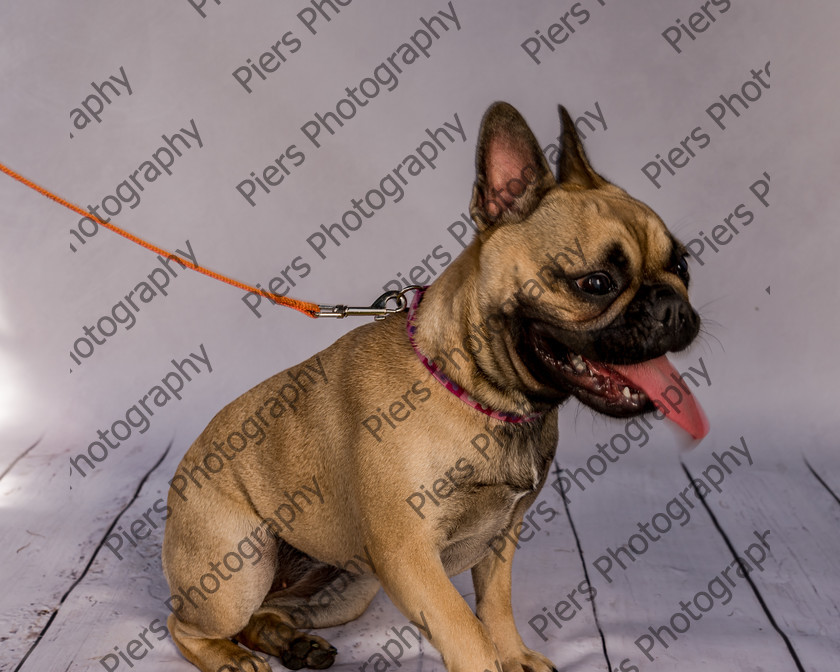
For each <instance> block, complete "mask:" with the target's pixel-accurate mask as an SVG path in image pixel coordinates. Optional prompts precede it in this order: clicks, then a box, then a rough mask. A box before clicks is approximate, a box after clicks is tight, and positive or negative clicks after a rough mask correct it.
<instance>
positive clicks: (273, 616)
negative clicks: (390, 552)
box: [236, 541, 379, 670]
mask: <svg viewBox="0 0 840 672" xmlns="http://www.w3.org/2000/svg"><path fill="white" fill-rule="evenodd" d="M280 545H281V549H280V551H279V556H280V562H279V568H278V575H277V577H276V578H275V583H274V586H273V587H272V588H273V591H272V592H271V593H270V594H269V595H268V596H267V597H266V599H265V601H264V602H263V604H262V606H261V607H260V608H259V609H258V610H257V611H256V612H255V613H254V615H253V616H252V617H251V620H250V621H249V622H248V625H247V626H246V627H245V628H244V629H243V630H242V632H240V633H239V634H238V635H237V637H236V639H237V641H239V642H240V643H242V644H244V645H245V646H247V647H248V648H250V649H254V650H257V651H262V652H264V653H268V654H270V655H272V656H277V657H278V658H280V660H281V662H282V663H283V665H285V666H286V667H288V668H289V669H292V670H298V669H301V668H310V669H318V670H321V669H325V668H327V667H329V666H330V665H332V664H333V662H334V661H335V657H336V654H337V652H336V649H335V648H334V647H333V646H331V645H330V644H329V643H328V642H327V641H326V640H324V639H323V638H321V637H318V636H316V635H312V634H308V633H305V632H302V631H301V630H300V629H301V628H307V629H308V628H326V627H331V626H334V625H341V624H342V623H347V622H348V621H352V620H353V619H355V618H358V617H359V616H361V614H362V613H363V612H364V611H365V609H366V608H367V606H368V604H370V601H371V600H372V599H373V597H374V596H375V595H376V593H377V591H378V590H379V582H378V581H377V580H376V578H375V577H374V576H373V575H372V574H357V573H354V572H348V571H346V570H342V569H339V568H337V567H333V566H331V565H326V564H323V563H319V562H317V561H315V560H313V559H311V558H309V557H308V556H305V555H304V554H303V553H300V552H299V551H296V550H295V549H293V548H291V547H289V546H288V545H284V544H283V542H282V541H281V542H280ZM284 546H285V548H284Z"/></svg>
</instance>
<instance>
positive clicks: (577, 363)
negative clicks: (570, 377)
mask: <svg viewBox="0 0 840 672" xmlns="http://www.w3.org/2000/svg"><path fill="white" fill-rule="evenodd" d="M571 361H572V366H573V367H574V369H575V371H576V372H577V373H583V372H584V371H586V369H587V368H588V367H587V366H586V363H585V362H584V361H583V357H581V356H580V355H573V356H572V358H571Z"/></svg>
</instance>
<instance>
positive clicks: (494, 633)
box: [472, 511, 557, 672]
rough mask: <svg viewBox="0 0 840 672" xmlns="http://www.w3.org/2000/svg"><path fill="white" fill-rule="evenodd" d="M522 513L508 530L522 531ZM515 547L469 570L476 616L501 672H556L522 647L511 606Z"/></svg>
mask: <svg viewBox="0 0 840 672" xmlns="http://www.w3.org/2000/svg"><path fill="white" fill-rule="evenodd" d="M524 513H525V512H524V511H522V512H521V513H520V514H519V515H518V516H516V517H515V518H514V524H512V525H511V529H513V530H516V529H517V528H518V529H521V526H520V525H519V523H521V522H522V516H523V515H524ZM516 536H517V537H518V535H516ZM515 548H516V545H515V544H513V543H511V544H506V545H505V547H504V548H502V549H501V550H499V551H496V550H494V551H493V552H492V553H490V554H488V555H487V556H486V557H485V558H484V559H483V560H481V561H480V562H479V563H478V564H477V565H475V566H474V567H473V568H472V578H473V585H474V586H475V601H476V609H475V611H476V614H477V615H478V618H479V619H480V620H481V622H482V623H484V625H486V626H487V630H488V631H489V632H490V636H491V637H492V639H493V642H494V643H495V645H496V650H497V651H498V652H499V657H500V658H501V659H502V670H504V672H522V671H523V669H524V670H528V671H529V672H557V668H555V667H554V664H553V663H552V662H551V661H550V660H549V659H548V658H546V657H545V656H543V655H542V654H540V653H537V652H536V651H533V650H531V649H529V648H528V647H526V646H525V643H524V642H523V641H522V637H521V636H520V635H519V631H518V630H517V629H516V623H515V622H514V620H513V608H512V607H511V603H510V593H511V566H512V565H513V552H514V549H515Z"/></svg>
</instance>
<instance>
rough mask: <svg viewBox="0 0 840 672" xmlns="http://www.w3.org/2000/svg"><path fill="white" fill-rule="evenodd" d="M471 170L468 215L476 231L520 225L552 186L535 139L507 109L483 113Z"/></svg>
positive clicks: (512, 110)
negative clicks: (470, 196)
mask: <svg viewBox="0 0 840 672" xmlns="http://www.w3.org/2000/svg"><path fill="white" fill-rule="evenodd" d="M475 164H476V178H475V185H474V186H473V196H472V202H471V203H470V214H471V215H472V218H473V220H475V223H476V224H477V225H478V227H479V230H481V231H486V230H487V229H490V228H491V227H493V226H494V225H496V224H501V223H505V222H510V221H518V220H521V219H524V218H525V217H527V216H528V215H530V214H531V213H532V212H533V211H534V209H535V208H536V207H537V205H538V204H539V202H540V201H541V200H542V197H543V196H545V194H546V193H547V192H548V191H549V190H550V189H551V188H552V187H555V186H557V183H556V182H555V180H554V177H553V176H552V174H551V169H550V168H549V166H548V162H547V161H546V160H545V157H544V156H543V153H542V150H541V149H540V146H539V144H538V143H537V139H536V138H535V137H534V134H533V133H532V132H531V129H530V128H528V124H526V123H525V120H524V119H523V118H522V115H521V114H519V112H517V111H516V109H515V108H514V107H513V106H511V105H509V104H508V103H501V102H500V103H494V104H493V105H491V106H490V109H488V110H487V112H486V113H485V115H484V119H483V120H482V122H481V132H480V133H479V140H478V149H477V151H476V158H475Z"/></svg>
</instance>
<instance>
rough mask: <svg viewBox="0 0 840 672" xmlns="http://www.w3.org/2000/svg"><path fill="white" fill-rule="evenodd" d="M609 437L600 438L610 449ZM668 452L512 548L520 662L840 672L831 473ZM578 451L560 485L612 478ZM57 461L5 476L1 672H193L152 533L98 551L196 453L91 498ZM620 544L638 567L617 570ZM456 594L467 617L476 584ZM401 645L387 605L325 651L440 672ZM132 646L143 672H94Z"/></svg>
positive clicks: (112, 478) (592, 489)
mask: <svg viewBox="0 0 840 672" xmlns="http://www.w3.org/2000/svg"><path fill="white" fill-rule="evenodd" d="M579 420H580V419H579V418H578V419H575V417H574V414H573V413H568V412H567V413H565V414H564V415H563V416H562V417H561V436H563V435H564V434H563V433H567V432H572V433H574V431H575V427H574V425H575V424H586V423H585V422H582V423H579V422H578V421H579ZM615 428H616V425H609V426H601V427H596V428H595V430H594V431H593V433H592V435H593V436H596V437H597V438H598V439H599V440H600V441H604V442H606V441H609V440H610V438H611V437H612V435H613V434H615ZM666 432H667V430H665V429H663V428H661V427H654V430H652V434H654V435H656V441H653V440H652V441H651V442H650V444H649V445H648V446H647V448H643V447H638V446H635V445H634V446H633V447H632V448H631V449H630V450H629V451H627V452H626V454H624V455H623V456H621V457H620V459H617V460H616V461H615V462H612V463H608V464H607V469H606V471H605V472H604V473H603V474H602V475H600V476H597V475H596V476H593V478H592V481H593V482H590V481H589V479H588V478H587V477H586V476H585V475H584V474H583V473H582V472H581V471H577V478H578V480H579V481H580V482H581V483H582V484H583V485H584V487H585V490H581V489H580V488H579V487H578V486H577V485H574V484H572V485H571V486H570V487H569V488H568V490H567V492H568V500H569V501H568V502H565V503H564V501H563V499H562V498H561V497H560V495H559V493H558V492H557V491H556V490H555V489H553V488H551V487H549V486H546V488H545V489H544V491H543V493H542V495H541V497H540V500H541V501H542V502H543V504H542V505H541V507H542V508H541V511H542V512H543V513H542V514H541V515H536V514H535V516H533V520H534V521H536V522H537V523H538V524H539V526H540V530H539V531H537V530H534V533H535V534H534V535H533V537H529V540H528V541H527V542H526V541H523V542H522V543H521V545H522V548H521V549H520V551H519V552H518V554H517V557H516V560H515V567H514V598H513V601H514V606H515V611H516V616H517V622H518V625H519V629H520V631H521V633H522V635H523V638H524V639H525V641H526V643H527V644H528V645H529V646H531V647H533V648H535V649H538V650H540V651H542V652H544V653H546V654H547V655H549V656H550V657H551V658H552V659H553V660H554V661H555V663H556V664H557V666H558V669H560V670H569V671H572V672H573V671H577V670H581V671H582V670H587V671H590V670H606V671H607V672H612V671H614V670H620V671H623V672H627V671H632V670H645V671H658V670H677V669H678V670H680V671H682V672H684V671H687V670H689V671H690V670H698V671H699V670H704V671H708V670H764V671H774V672H775V671H779V672H791V671H794V672H795V671H800V672H801V671H803V670H807V671H809V672H832V671H834V670H838V669H840V534H838V530H840V469H839V468H838V465H840V459H838V458H837V457H836V454H835V455H834V456H833V455H832V451H831V450H828V449H824V448H820V449H816V448H813V447H808V446H795V445H787V444H785V445H782V443H781V441H782V439H781V437H780V444H779V445H768V444H767V443H766V442H765V443H763V444H761V445H758V444H752V443H751V439H750V434H749V432H746V433H744V434H742V435H739V434H737V433H733V435H732V437H731V443H732V444H735V445H736V446H737V447H739V448H740V449H741V451H743V450H744V448H743V446H744V444H746V445H747V446H748V450H749V452H750V458H751V460H752V462H753V463H752V465H751V466H750V465H749V462H748V460H747V459H746V457H744V456H743V455H742V454H739V453H735V452H734V451H733V450H732V449H731V448H730V447H729V445H728V443H727V442H726V441H715V442H712V443H709V444H707V443H703V444H702V445H701V446H700V447H698V448H697V449H696V450H695V451H693V452H687V453H685V452H684V453H682V454H680V453H679V452H678V451H677V450H676V449H674V447H673V446H671V445H667V444H668V443H669V442H668V440H667V438H668V437H667V435H666V434H665V433H666ZM742 436H743V438H744V440H743V442H742V441H741V437H742ZM568 444H569V445H568V446H567V447H564V448H563V449H562V450H561V451H560V452H559V457H558V465H557V468H560V469H564V470H565V471H561V472H558V473H559V474H561V475H562V474H566V475H568V474H570V473H571V472H572V471H575V470H579V469H581V468H587V467H586V465H589V469H591V472H590V473H593V472H597V471H601V469H602V468H603V467H602V466H601V465H602V464H603V460H600V461H599V460H598V459H597V458H594V459H590V458H591V457H592V455H593V454H595V452H596V448H595V445H596V444H595V443H593V442H592V441H591V439H587V442H583V441H580V440H578V441H575V440H569V441H568ZM563 445H564V444H562V443H561V446H563ZM654 446H655V447H654ZM619 447H620V446H619ZM64 448H65V447H64V446H62V445H61V440H60V438H58V437H55V436H45V437H44V438H43V439H41V440H38V437H33V440H32V442H31V444H30V445H20V446H19V450H18V451H17V454H16V455H14V457H12V458H11V459H9V460H8V461H7V463H6V464H4V465H0V469H2V471H0V474H2V476H0V515H2V521H3V527H2V530H3V532H2V535H3V536H2V539H3V544H2V547H0V566H2V571H3V579H4V580H3V591H2V595H0V642H2V645H0V670H14V671H15V672H17V671H18V670H22V671H24V672H30V671H31V672H42V671H45V670H47V671H56V672H72V671H76V670H103V669H108V670H128V669H136V670H163V669H165V670H172V671H173V672H181V671H183V672H188V671H189V670H192V669H194V668H193V667H192V666H191V665H189V664H188V663H187V662H185V661H184V660H183V659H182V658H181V657H180V655H179V653H178V652H177V651H176V649H175V647H174V645H173V644H172V642H171V641H170V639H169V638H168V637H167V636H165V632H163V631H162V630H161V629H160V624H161V623H162V622H163V621H164V620H165V616H166V610H165V607H164V606H163V605H162V602H161V600H162V599H164V598H165V597H166V596H167V588H166V584H165V582H164V579H163V577H162V575H161V568H160V558H159V553H160V543H161V530H160V529H158V530H156V531H154V532H153V534H152V535H151V536H150V537H149V538H147V539H145V540H143V541H141V542H140V543H139V544H138V546H137V547H136V548H132V547H130V546H129V544H128V543H127V542H126V543H124V544H123V547H122V549H120V553H122V554H123V559H122V560H118V559H117V557H116V556H115V555H114V554H113V553H112V552H111V550H109V549H108V547H107V546H105V545H104V543H103V542H104V540H105V539H106V538H107V537H108V535H109V534H111V533H112V532H114V531H117V532H119V531H120V530H121V529H122V530H126V529H128V528H129V527H130V525H131V523H132V522H133V521H134V520H136V519H138V518H141V517H142V516H143V513H144V512H147V511H148V510H149V509H150V508H152V507H153V505H154V503H155V502H156V501H157V500H158V499H159V498H161V497H164V496H165V489H166V487H167V483H166V481H167V478H168V475H169V474H170V473H171V472H172V471H173V470H174V467H175V465H176V463H177V461H178V459H179V457H180V455H181V454H182V453H183V451H184V450H185V449H186V440H185V439H182V440H180V441H174V442H173V443H172V445H171V446H169V447H167V446H166V445H159V446H158V445H146V446H143V447H140V448H138V449H136V450H135V451H134V453H132V454H131V455H129V456H127V457H126V459H125V461H124V462H123V463H121V465H120V467H121V468H120V469H119V470H117V469H111V470H110V471H109V472H108V473H107V477H101V478H99V477H97V476H91V479H92V480H91V482H85V483H84V489H85V492H84V493H83V495H84V496H81V495H80V494H79V493H78V490H79V487H78V486H77V488H76V489H75V490H70V489H69V488H68V483H69V482H70V481H69V479H68V475H67V471H66V470H67V462H66V459H67V457H66V453H65V452H64ZM727 450H728V451H729V452H730V453H731V454H732V455H735V456H736V457H737V458H738V459H739V460H740V465H736V464H735V462H734V460H733V459H732V458H731V457H724V458H723V461H724V464H726V465H727V466H728V467H729V470H730V471H731V473H726V472H725V471H721V472H720V474H719V473H718V472H717V471H715V469H714V467H713V468H712V469H709V467H710V465H717V464H718V462H717V461H716V459H715V456H714V455H715V454H717V455H718V456H721V455H723V454H724V451H727ZM719 471H720V470H719ZM103 473H104V472H103ZM704 474H705V475H704ZM721 474H722V479H723V480H722V481H721ZM690 477H691V478H693V479H696V480H695V483H696V484H697V486H698V489H699V490H701V491H702V490H703V488H704V486H703V485H702V483H704V484H706V485H709V480H710V479H711V480H718V481H721V482H720V484H719V486H718V487H719V488H720V492H717V491H715V490H712V492H711V494H709V495H708V496H707V497H706V498H705V499H704V500H703V502H702V503H701V502H699V500H698V499H697V496H696V493H695V491H694V490H692V488H691V485H690V481H689V478H690ZM567 478H568V476H567ZM567 482H568V483H571V481H567ZM689 503H690V504H689ZM689 506H693V508H689ZM551 510H554V511H556V512H557V515H556V516H553V519H552V520H549V518H550V517H551V515H550V513H548V512H550V511H551ZM684 511H687V512H688V513H689V514H690V519H687V518H686V514H685V513H684ZM647 523H652V524H651V525H649V526H646V524H647ZM680 523H685V524H680ZM640 525H641V527H640ZM642 528H645V529H646V530H647V533H649V535H650V536H647V537H646V536H645V534H644V533H643V532H644V530H643V529H642ZM656 529H658V530H659V531H660V532H662V534H661V535H660V534H659V532H656ZM756 534H758V535H759V536H763V540H764V544H765V545H764V546H762V544H761V543H760V540H759V539H758V537H757V536H756ZM633 535H636V536H635V537H634V536H633ZM653 539H656V540H655V541H654V540H653ZM628 543H629V544H630V546H631V548H633V549H635V551H637V552H638V553H639V555H637V557H636V558H635V561H630V559H629V556H628V555H627V553H626V552H622V551H616V550H615V549H617V548H618V547H620V546H622V545H626V544H628ZM112 545H114V544H113V542H112ZM608 549H612V550H613V551H614V553H615V554H616V557H618V558H621V559H622V560H623V561H624V562H625V564H626V567H627V568H626V569H623V570H622V569H621V567H620V566H619V565H618V563H617V562H616V561H613V567H612V569H611V570H608V569H607V560H606V559H605V556H606V557H609V550H608ZM737 557H740V558H742V562H743V565H742V566H741V567H739V566H738V565H737V562H738V561H737V559H736V558H737ZM756 563H758V564H756ZM758 565H760V568H759V567H758ZM745 569H746V570H748V571H746V573H745ZM605 575H607V576H609V579H610V580H609V581H608V580H607V578H605ZM455 582H456V585H457V586H458V587H459V589H460V590H461V592H462V593H463V594H464V595H465V596H466V597H467V599H471V585H470V582H469V576H468V574H465V575H462V576H459V577H457V578H456V579H455ZM573 591H576V592H573ZM681 604H682V605H685V606H681ZM675 614H678V615H676V616H675ZM687 614H688V615H687ZM405 625H406V620H405V619H404V618H403V617H402V616H401V615H400V614H399V613H398V612H397V611H396V610H395V608H394V607H393V606H392V605H391V603H390V602H389V600H388V599H387V597H385V596H384V595H383V594H382V593H381V592H380V594H379V595H378V596H377V598H376V600H375V601H374V603H373V605H372V606H371V608H370V609H369V610H368V612H367V613H366V614H365V615H364V616H363V617H362V618H361V619H359V620H358V621H356V622H354V623H352V624H350V625H347V626H345V627H342V628H335V629H333V630H331V631H327V632H326V634H325V636H326V637H327V638H328V639H329V640H330V641H331V642H332V643H333V644H334V645H336V646H337V647H338V649H339V658H338V661H337V664H336V666H335V669H338V670H365V669H367V670H375V671H376V672H381V671H382V670H388V669H397V668H398V667H399V668H400V669H405V670H410V671H414V670H424V671H429V670H442V669H443V667H442V665H441V662H440V658H439V656H438V655H437V653H436V652H435V651H434V650H433V649H432V648H431V647H430V646H429V645H428V643H426V642H422V643H414V641H413V640H411V639H410V638H409V639H408V640H407V643H408V644H410V645H411V646H410V648H409V646H407V645H406V644H400V643H399V642H398V640H397V639H396V638H395V636H394V633H393V631H392V628H393V627H397V628H402V627H403V626H405ZM662 626H667V628H669V629H671V631H672V632H674V636H675V637H676V639H673V638H672V637H671V636H670V635H669V634H668V631H667V630H665V629H662ZM651 629H653V630H657V631H658V637H659V639H657V638H656V637H654V635H653V634H651V633H652V630H651ZM675 629H676V630H675ZM144 631H145V632H144ZM680 631H682V632H680ZM540 633H541V634H540ZM144 636H145V639H146V640H147V643H148V646H147V645H146V644H145V643H143V642H142V639H143V638H144ZM132 640H137V641H138V642H140V643H139V644H134V645H131V644H130V642H131V641H132ZM129 646H131V647H132V648H131V651H132V652H133V653H134V654H135V658H136V659H134V660H132V659H131V658H129V657H128V655H127V654H126V657H125V659H122V658H117V657H116V655H112V657H110V658H108V657H106V658H105V659H104V661H101V659H102V658H103V657H105V656H106V654H109V653H110V654H118V653H120V652H122V653H124V654H125V652H126V647H129ZM643 649H645V650H647V651H648V652H649V653H648V655H646V654H645V652H644V651H643ZM389 654H390V657H389ZM128 661H131V664H129V662H128ZM366 663H367V665H366ZM273 665H274V668H275V669H278V670H279V669H283V668H282V667H281V666H280V664H279V662H278V661H276V660H275V661H273Z"/></svg>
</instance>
